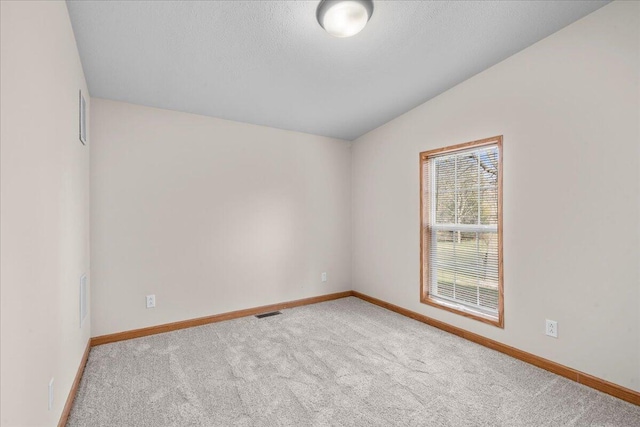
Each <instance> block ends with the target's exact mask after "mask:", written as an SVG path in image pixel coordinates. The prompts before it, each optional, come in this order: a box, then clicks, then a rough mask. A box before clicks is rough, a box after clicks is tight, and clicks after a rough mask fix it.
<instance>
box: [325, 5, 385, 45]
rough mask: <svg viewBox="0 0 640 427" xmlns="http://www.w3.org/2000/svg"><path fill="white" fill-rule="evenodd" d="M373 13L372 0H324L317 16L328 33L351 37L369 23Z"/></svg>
mask: <svg viewBox="0 0 640 427" xmlns="http://www.w3.org/2000/svg"><path fill="white" fill-rule="evenodd" d="M371 15H373V1H372V0H322V1H321V2H320V4H319V5H318V10H317V11H316V17H317V18H318V23H319V24H320V26H321V27H322V28H324V29H325V30H326V31H327V33H329V34H331V35H332V36H336V37H351V36H354V35H356V34H358V33H359V32H360V31H362V29H363V28H364V27H365V25H367V22H369V19H370V18H371Z"/></svg>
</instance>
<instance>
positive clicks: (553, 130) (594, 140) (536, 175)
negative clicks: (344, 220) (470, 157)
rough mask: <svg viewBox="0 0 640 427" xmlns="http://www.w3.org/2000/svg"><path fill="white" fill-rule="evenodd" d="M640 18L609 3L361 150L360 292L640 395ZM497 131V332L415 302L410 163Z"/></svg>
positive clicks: (357, 205)
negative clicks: (500, 284)
mask: <svg viewBox="0 0 640 427" xmlns="http://www.w3.org/2000/svg"><path fill="white" fill-rule="evenodd" d="M639 15H640V4H639V3H637V2H616V3H613V4H610V5H608V6H605V7H604V8H602V9H600V10H598V11H596V12H595V13H593V14H591V15H589V16H587V17H585V18H584V19H582V20H580V21H578V22H576V23H574V24H573V25H570V26H569V27H567V28H565V29H563V30H561V31H559V32H558V33H556V34H554V35H552V36H550V37H548V38H547V39H545V40H542V41H541V42H539V43H537V44H535V45H533V46H532V47H530V48H528V49H526V50H524V51H522V52H520V53H518V54H516V55H515V56H513V57H511V58H509V59H507V60H505V61H504V62H502V63H500V64H498V65H496V66H494V67H492V68H490V69H489V70H487V71H485V72H483V73H481V74H479V75H477V76H475V77H473V78H471V79H470V80H468V81H466V82H464V83H462V84H460V85H458V86H457V87H455V88H453V89H451V90H449V91H447V92H445V93H444V94H442V95H440V96H439V97H437V98H435V99H433V100H431V101H429V102H427V103H425V104H423V105H421V106H420V107H417V108H416V109H414V110H412V111H410V112H408V113H406V114H404V115H402V116H400V117H398V118H396V119H395V120H393V121H391V122H389V123H387V124H386V125H384V126H382V127H380V128H378V129H376V130H374V131H372V132H370V133H369V134H367V135H365V136H363V137H361V138H359V139H358V140H356V141H355V142H354V144H353V147H352V150H353V152H352V158H353V171H352V173H353V174H352V180H353V189H352V191H353V286H354V289H356V290H358V291H361V292H364V293H367V294H369V295H372V296H374V297H378V298H381V299H383V300H386V301H389V302H391V303H394V304H397V305H400V306H402V307H405V308H408V309H410V310H414V311H417V312H420V313H423V314H425V315H428V316H431V317H434V318H436V319H439V320H442V321H445V322H447V323H450V324H452V325H455V326H458V327H462V328H464V329H467V330H470V331H473V332H475V333H478V334H481V335H483V336H486V337H489V338H492V339H494V340H497V341H500V342H503V343H506V344H508V345H511V346H515V347H517V348H520V349H523V350H526V351H529V352H531V353H534V354H537V355H539V356H542V357H545V358H548V359H551V360H553V361H556V362H559V363H562V364H565V365H568V366H571V367H573V368H575V369H579V370H581V371H585V372H587V373H590V374H593V375H595V376H598V377H601V378H604V379H606V380H609V381H612V382H614V383H617V384H621V385H623V386H626V387H629V388H632V389H635V390H640V317H639V316H640V315H639V310H638V307H639V302H640V276H639V270H638V264H639V262H640V233H639V231H640V209H639V208H640V155H639V154H640V149H639V146H640V130H639V117H640V106H639V98H640V84H639V79H640V67H639V58H638V57H639V52H640V34H639V28H640V19H639ZM500 134H502V135H504V263H505V270H504V272H505V322H506V323H505V328H504V330H501V329H498V328H496V327H493V326H489V325H485V324H482V323H480V322H477V321H474V320H471V319H467V318H464V317H462V316H458V315H455V314H452V313H448V312H445V311H443V310H439V309H437V308H432V307H428V306H425V305H423V304H421V303H420V302H419V265H420V262H419V247H420V246H419V227H420V218H419V175H418V153H419V152H420V151H424V150H429V149H433V148H437V147H443V146H447V145H452V144H456V143H461V142H466V141H471V140H475V139H480V138H486V137H490V136H494V135H500ZM545 319H553V320H557V321H558V322H559V334H560V336H559V338H558V339H554V338H550V337H546V336H545V335H544V323H545Z"/></svg>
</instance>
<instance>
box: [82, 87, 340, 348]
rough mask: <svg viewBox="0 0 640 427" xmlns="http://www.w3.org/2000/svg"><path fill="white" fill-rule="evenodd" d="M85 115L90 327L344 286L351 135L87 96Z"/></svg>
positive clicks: (134, 324)
mask: <svg viewBox="0 0 640 427" xmlns="http://www.w3.org/2000/svg"><path fill="white" fill-rule="evenodd" d="M92 120H93V122H92V124H93V126H92V133H91V137H92V152H91V210H92V216H91V251H92V259H93V261H92V273H93V276H92V279H93V294H92V297H93V300H92V304H93V306H92V309H93V318H92V327H93V329H92V335H93V336H98V335H103V334H108V333H114V332H120V331H125V330H130V329H135V328H141V327H146V326H151V325H158V324H162V323H167V322H174V321H179V320H185V319H191V318H195V317H200V316H207V315H212V314H217V313H222V312H228V311H232V310H238V309H243V308H249V307H255V306H260V305H265V304H271V303H277V302H284V301H288V300H294V299H299V298H305V297H311V296H316V295H322V294H328V293H332V292H338V291H345V290H349V289H351V283H350V278H351V259H350V258H351V221H350V218H351V181H350V178H351V177H350V168H351V156H350V146H349V145H350V144H349V143H348V142H346V141H341V140H336V139H330V138H325V137H319V136H313V135H307V134H302V133H296V132H291V131H283V130H278V129H272V128H267V127H262V126H255V125H249V124H243V123H237V122H231V121H226V120H220V119H214V118H210V117H204V116H197V115H192V114H186V113H178V112H174V111H168V110H160V109H155V108H148V107H142V106H136V105H132V104H127V103H121V102H115V101H108V100H103V99H96V98H94V99H93V100H92ZM323 271H326V272H327V273H328V282H326V283H322V282H321V281H320V275H321V273H322V272H323ZM147 294H155V295H156V299H157V301H156V308H154V309H146V308H145V295H147Z"/></svg>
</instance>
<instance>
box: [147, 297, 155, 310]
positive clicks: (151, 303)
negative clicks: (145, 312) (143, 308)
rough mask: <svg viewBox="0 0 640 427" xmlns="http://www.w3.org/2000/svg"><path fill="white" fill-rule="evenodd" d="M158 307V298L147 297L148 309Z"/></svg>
mask: <svg viewBox="0 0 640 427" xmlns="http://www.w3.org/2000/svg"><path fill="white" fill-rule="evenodd" d="M155 306H156V296H155V295H147V308H153V307H155Z"/></svg>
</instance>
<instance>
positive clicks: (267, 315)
mask: <svg viewBox="0 0 640 427" xmlns="http://www.w3.org/2000/svg"><path fill="white" fill-rule="evenodd" d="M278 314H282V313H280V312H279V311H272V312H271V313H262V314H257V315H256V317H257V318H258V319H262V318H263V317H271V316H277V315H278Z"/></svg>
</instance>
